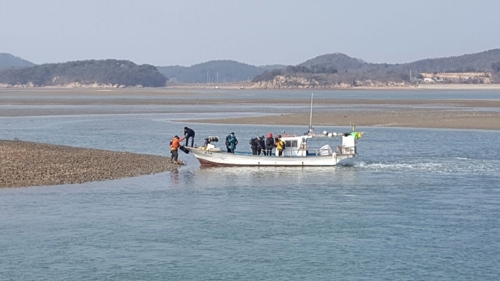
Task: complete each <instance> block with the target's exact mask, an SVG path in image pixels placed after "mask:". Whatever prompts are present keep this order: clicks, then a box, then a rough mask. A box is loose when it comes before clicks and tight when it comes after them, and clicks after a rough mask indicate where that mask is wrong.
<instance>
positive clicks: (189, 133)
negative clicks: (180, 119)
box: [184, 127, 194, 147]
mask: <svg viewBox="0 0 500 281" xmlns="http://www.w3.org/2000/svg"><path fill="white" fill-rule="evenodd" d="M184 137H185V138H186V146H188V143H189V139H191V147H193V144H194V130H193V129H190V128H188V127H184Z"/></svg>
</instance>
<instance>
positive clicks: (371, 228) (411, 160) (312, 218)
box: [0, 113, 500, 280]
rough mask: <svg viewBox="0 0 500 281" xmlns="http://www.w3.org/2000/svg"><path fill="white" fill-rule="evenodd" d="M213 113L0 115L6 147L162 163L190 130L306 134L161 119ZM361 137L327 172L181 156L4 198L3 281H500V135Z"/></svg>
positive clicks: (386, 131) (423, 132)
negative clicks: (10, 142) (150, 170)
mask: <svg viewBox="0 0 500 281" xmlns="http://www.w3.org/2000/svg"><path fill="white" fill-rule="evenodd" d="M215 116H219V117H220V116H224V114H222V113H186V114H185V115H179V114H123V115H109V116H106V115H89V116H49V117H18V118H1V119H0V134H1V135H0V138H1V139H14V138H18V139H21V140H26V141H38V142H47V143H55V144H65V145H72V146H81V147H92V148H102V149H111V150H120V151H130V152H138V153H150V154H157V155H167V151H168V148H167V144H168V141H169V140H170V138H171V137H172V135H174V134H181V132H182V128H183V127H184V126H185V125H187V126H189V127H192V128H194V129H195V130H196V136H197V138H196V143H198V144H201V143H202V142H203V139H204V138H205V137H206V136H209V135H218V136H219V137H224V136H225V135H226V134H228V133H229V132H231V131H234V132H235V133H236V136H237V137H238V138H239V140H240V145H239V146H238V148H237V149H239V150H247V151H249V150H250V149H249V145H247V143H248V140H249V139H250V138H251V137H254V136H256V135H262V134H267V132H273V133H275V134H276V133H282V132H284V131H286V132H288V133H292V132H295V133H302V132H304V131H305V130H307V128H303V127H294V126H285V127H276V126H255V125H238V126H235V125H207V124H185V123H182V122H181V123H173V122H170V120H172V119H183V118H194V117H206V118H210V117H215ZM360 129H362V130H363V131H365V135H364V137H363V138H362V139H361V140H360V141H359V144H358V152H359V153H360V155H359V157H358V158H356V159H355V161H354V162H353V163H348V164H344V165H341V166H338V167H334V168H304V169H302V168H200V167H199V165H198V162H197V161H196V159H194V157H193V156H192V155H186V154H182V155H180V157H181V159H183V160H186V162H187V165H186V166H185V167H183V168H182V169H181V171H179V172H178V173H160V174H156V175H150V176H142V177H136V178H128V179H121V180H114V181H104V182H91V183H85V184H77V185H62V186H42V187H30V188H17V189H1V190H0V214H1V217H0V236H1V238H2V239H0V261H1V262H0V280H69V279H71V280H103V279H104V280H241V279H250V280H297V279H304V280H338V279H341V280H498V278H499V277H500V269H499V268H498V264H499V263H500V240H499V237H500V203H499V202H500V132H497V131H479V130H427V129H397V128H360ZM316 130H317V131H323V130H328V131H344V130H348V128H338V127H337V128H326V127H325V128H323V127H321V128H319V127H318V128H316ZM321 144H322V141H317V142H316V145H317V146H321Z"/></svg>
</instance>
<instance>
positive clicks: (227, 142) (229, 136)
mask: <svg viewBox="0 0 500 281" xmlns="http://www.w3.org/2000/svg"><path fill="white" fill-rule="evenodd" d="M230 138H231V134H229V135H227V136H226V150H227V153H231V148H229V139H230Z"/></svg>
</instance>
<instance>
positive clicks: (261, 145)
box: [257, 136, 266, 156]
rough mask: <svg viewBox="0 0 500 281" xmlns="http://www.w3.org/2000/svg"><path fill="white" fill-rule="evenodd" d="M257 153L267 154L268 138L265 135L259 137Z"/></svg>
mask: <svg viewBox="0 0 500 281" xmlns="http://www.w3.org/2000/svg"><path fill="white" fill-rule="evenodd" d="M257 140H258V142H257V155H261V154H262V155H264V156H266V138H265V137H264V136H260V138H258V139H257Z"/></svg>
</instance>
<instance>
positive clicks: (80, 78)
mask: <svg viewBox="0 0 500 281" xmlns="http://www.w3.org/2000/svg"><path fill="white" fill-rule="evenodd" d="M166 80H167V78H166V77H165V76H163V75H162V74H161V73H159V72H158V70H157V69H156V67H154V66H152V65H147V64H143V65H136V64H135V63H133V62H130V61H126V60H113V59H108V60H84V61H73V62H66V63H50V64H41V65H36V66H32V67H25V68H19V69H7V70H2V71H0V84H8V85H32V86H60V85H68V84H77V85H92V84H97V85H118V86H143V87H161V86H165V83H166Z"/></svg>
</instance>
